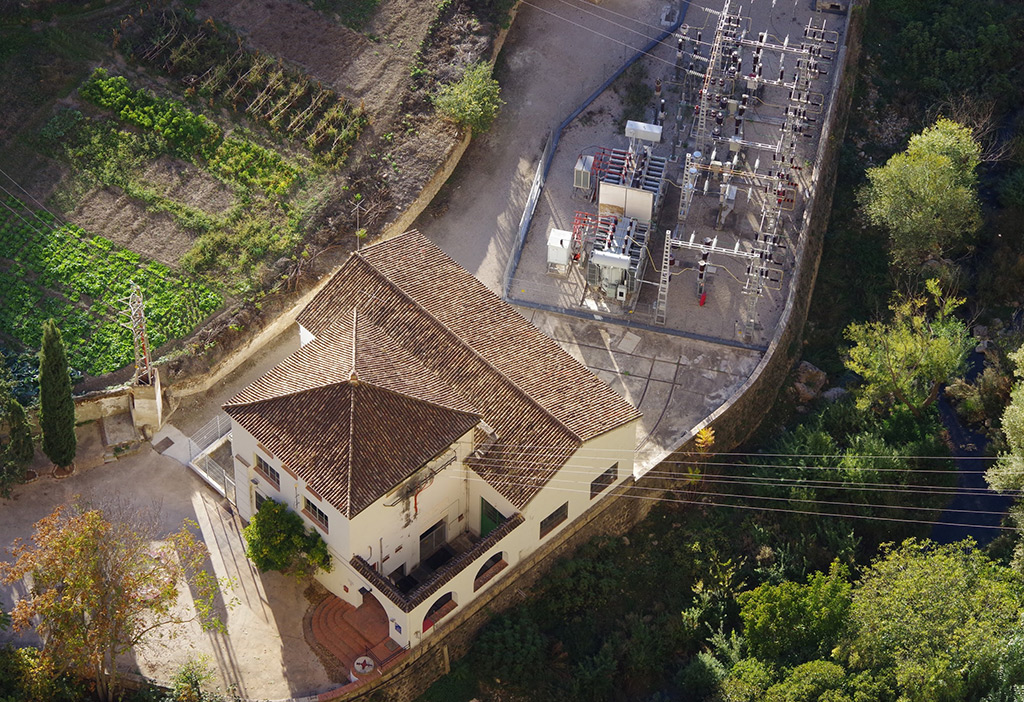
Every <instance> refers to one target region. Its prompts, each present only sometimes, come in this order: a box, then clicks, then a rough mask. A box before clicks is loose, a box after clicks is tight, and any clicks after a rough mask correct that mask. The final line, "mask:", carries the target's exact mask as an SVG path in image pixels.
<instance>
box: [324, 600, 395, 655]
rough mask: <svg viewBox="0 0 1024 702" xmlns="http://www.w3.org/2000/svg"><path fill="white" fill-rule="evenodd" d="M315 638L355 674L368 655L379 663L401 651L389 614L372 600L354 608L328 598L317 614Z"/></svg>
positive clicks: (346, 603)
mask: <svg viewBox="0 0 1024 702" xmlns="http://www.w3.org/2000/svg"><path fill="white" fill-rule="evenodd" d="M311 626H312V629H313V637H314V638H315V639H316V640H317V642H318V643H319V644H320V645H321V646H323V647H324V648H326V649H327V650H328V651H330V652H331V654H332V655H333V656H334V657H335V658H337V659H338V660H339V661H340V662H341V663H342V665H344V666H345V667H347V668H348V670H349V671H350V672H351V671H353V670H354V668H353V665H354V663H355V660H356V659H357V658H359V657H360V656H365V655H366V654H367V651H369V652H370V654H371V657H373V658H374V659H375V662H376V663H378V664H379V663H380V661H383V660H385V659H386V658H388V657H389V656H390V655H391V653H392V652H393V651H397V650H399V647H398V644H396V643H395V642H394V641H392V640H391V638H390V636H389V634H390V628H389V624H388V618H387V614H386V613H385V611H384V608H383V607H381V605H380V604H379V603H378V602H377V601H376V600H373V599H372V598H367V599H366V600H365V601H364V602H363V604H362V605H361V606H360V607H353V606H352V605H350V604H349V603H348V602H345V601H344V600H342V599H341V598H339V597H336V596H334V595H330V596H328V597H326V598H325V599H324V600H323V601H322V602H321V603H320V604H319V605H317V608H316V609H315V610H314V612H313V619H312V622H311Z"/></svg>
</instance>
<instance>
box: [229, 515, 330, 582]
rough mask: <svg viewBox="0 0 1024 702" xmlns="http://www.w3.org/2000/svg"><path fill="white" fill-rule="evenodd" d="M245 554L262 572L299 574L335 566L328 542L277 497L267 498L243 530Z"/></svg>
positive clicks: (302, 574)
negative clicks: (273, 571)
mask: <svg viewBox="0 0 1024 702" xmlns="http://www.w3.org/2000/svg"><path fill="white" fill-rule="evenodd" d="M242 535H243V536H244V537H245V554H246V555H247V556H248V557H249V558H250V559H252V562H253V563H255V564H256V567H257V568H259V569H260V571H262V572H266V571H268V570H279V571H281V572H283V573H289V574H292V575H297V576H304V575H308V574H312V573H313V572H314V571H316V569H317V568H320V569H322V570H324V571H326V572H328V573H329V572H330V571H331V569H332V568H333V565H332V564H331V555H330V554H329V553H328V552H327V544H326V543H325V542H324V540H323V537H322V536H320V534H319V533H317V532H316V531H309V530H307V529H306V525H305V524H304V523H303V521H302V517H300V516H299V515H298V514H296V513H295V512H293V511H292V510H290V509H288V505H286V504H285V503H283V502H278V501H277V500H264V501H263V503H262V504H260V508H259V509H258V510H257V511H256V514H254V515H252V519H251V520H249V524H248V525H246V527H245V528H244V529H243V530H242Z"/></svg>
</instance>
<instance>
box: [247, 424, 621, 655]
mask: <svg viewBox="0 0 1024 702" xmlns="http://www.w3.org/2000/svg"><path fill="white" fill-rule="evenodd" d="M232 425H233V426H232V429H233V435H232V443H233V453H234V454H235V461H234V464H235V484H236V486H238V490H237V498H238V505H237V508H238V513H239V515H240V516H241V517H242V518H243V519H249V518H250V517H251V515H252V512H253V509H254V507H253V505H254V497H253V494H254V491H255V490H256V489H259V490H260V491H261V492H262V493H263V494H264V495H266V496H267V497H269V498H272V499H278V500H283V501H285V502H286V503H287V504H288V505H289V506H290V507H291V508H292V509H295V510H296V511H301V506H302V500H301V498H302V495H304V494H305V495H308V496H309V497H310V499H311V500H313V501H314V503H315V504H317V506H318V507H319V508H320V509H321V510H322V511H323V512H324V513H325V514H326V515H327V516H328V521H329V529H328V532H327V533H326V534H323V536H324V540H325V541H326V542H327V544H328V548H329V550H330V551H331V554H332V558H333V561H334V566H335V567H334V571H333V572H331V573H323V572H320V573H318V574H317V580H319V581H320V582H321V583H323V585H324V586H325V587H326V588H327V589H328V590H330V591H331V592H332V593H334V594H336V595H337V596H338V597H341V598H342V599H344V600H346V601H347V602H349V603H350V604H352V605H354V606H359V605H360V604H361V603H362V596H361V595H360V593H359V589H360V588H362V587H368V588H370V589H371V590H374V595H375V596H376V597H377V599H378V600H379V601H380V603H381V605H383V606H384V608H385V610H386V611H387V613H388V617H389V619H390V620H391V622H390V624H391V632H392V634H391V636H392V638H393V639H395V640H396V641H397V642H398V643H399V644H401V645H406V644H410V645H415V644H416V643H417V642H418V641H420V640H422V638H424V637H425V636H429V635H430V632H429V631H428V632H427V633H423V631H422V629H423V620H424V616H425V615H426V613H427V611H428V610H429V609H430V608H431V607H432V606H433V604H434V603H435V602H436V601H437V600H438V599H440V598H441V597H443V596H444V595H445V594H447V593H451V594H452V596H453V599H454V601H455V602H456V603H457V605H458V607H462V606H464V605H465V604H467V603H469V602H471V601H472V600H473V599H474V598H475V597H477V596H478V595H479V594H480V593H481V592H483V591H485V590H486V589H487V588H488V587H490V586H491V585H493V583H494V582H496V581H497V580H500V578H501V574H499V575H498V576H497V577H496V578H494V579H492V580H490V581H488V582H487V583H486V584H484V585H483V586H482V587H481V588H480V590H479V591H477V592H474V590H473V585H474V581H475V580H476V578H477V576H478V574H479V571H480V569H481V566H482V565H483V564H484V563H486V562H487V560H488V559H489V558H491V556H493V555H495V554H497V553H501V554H502V558H503V559H504V560H505V561H506V562H507V563H508V566H509V569H510V568H511V567H513V566H515V565H516V564H518V563H519V562H520V561H522V560H523V559H525V558H527V557H529V555H530V554H532V553H533V552H534V551H535V550H536V549H537V548H538V547H539V546H540V545H541V544H542V543H544V542H546V541H547V540H549V539H551V538H553V536H554V535H555V534H557V533H559V532H560V531H561V530H563V529H565V528H566V526H568V525H569V524H570V523H572V521H573V520H574V519H576V518H578V517H579V516H580V515H582V514H583V513H584V512H586V510H587V509H589V508H590V507H591V506H592V505H594V504H597V503H598V502H599V501H600V500H601V499H602V498H604V497H606V496H607V495H609V494H610V493H611V492H612V491H613V490H614V488H615V487H616V486H618V485H620V484H621V483H623V482H624V481H626V480H627V479H628V478H630V477H631V476H632V472H633V461H634V449H635V447H636V438H637V427H638V423H637V422H633V423H630V424H628V425H626V426H623V427H619V428H618V429H614V430H612V431H609V432H607V433H606V434H603V435H602V436H599V437H597V438H595V439H593V440H591V441H589V442H587V443H586V444H584V445H583V446H582V447H580V449H578V450H577V451H576V452H575V454H574V455H573V456H572V457H571V458H570V459H569V460H568V461H567V462H566V464H565V465H564V466H563V467H562V468H561V469H560V470H559V471H558V472H557V473H556V474H555V475H554V476H552V478H551V480H550V481H549V482H548V484H547V485H545V486H544V488H543V489H542V490H541V491H540V492H539V493H538V494H537V495H536V496H535V497H534V498H533V499H532V500H531V501H530V503H529V504H527V505H526V507H525V508H524V509H523V510H522V512H523V517H524V518H525V522H524V523H523V524H521V525H520V526H519V527H517V528H516V529H514V530H513V531H512V532H511V533H510V534H508V535H507V536H506V537H505V538H503V539H502V540H501V541H500V542H499V543H498V544H496V545H494V546H492V547H491V548H490V549H488V550H487V551H486V552H485V553H483V554H481V555H480V556H479V557H478V558H477V559H476V560H474V562H473V563H471V564H469V565H467V566H466V567H465V568H464V570H462V571H461V572H460V573H458V574H457V575H456V576H454V577H453V578H452V580H451V581H449V582H448V583H446V584H445V585H444V586H443V587H442V588H440V589H439V590H438V591H437V592H435V593H433V594H432V595H431V596H430V597H428V598H427V599H426V600H425V601H424V602H422V603H421V604H420V605H418V606H417V607H416V608H415V609H413V610H412V611H411V612H409V613H405V612H402V611H401V608H400V607H399V606H398V605H397V604H395V603H394V602H392V601H391V600H390V599H388V597H387V596H386V595H384V594H383V593H380V592H376V589H375V588H374V587H373V586H372V585H371V584H370V583H368V582H366V581H365V580H364V579H363V578H362V576H360V575H359V574H358V573H357V572H355V570H354V569H353V568H352V566H351V565H350V564H349V561H350V559H351V557H352V555H359V556H361V557H362V558H363V559H365V560H366V561H367V562H368V563H370V564H371V565H374V564H376V566H377V570H378V572H380V573H381V574H382V575H383V576H385V577H386V576H387V575H388V574H389V573H391V572H393V571H394V570H396V569H397V568H398V567H399V566H400V565H401V564H403V563H404V564H405V566H406V572H410V571H411V570H412V569H413V568H414V567H415V566H416V565H417V564H418V563H419V562H420V560H421V558H422V556H423V555H426V554H420V553H419V546H420V544H419V541H420V535H421V534H422V533H423V532H425V531H426V530H427V529H429V528H430V527H431V526H433V525H434V524H436V523H437V522H438V521H439V520H442V519H443V520H445V522H446V524H447V540H448V541H451V540H452V539H454V538H455V537H456V536H458V535H459V534H460V533H462V532H464V531H467V530H468V531H471V532H473V533H474V534H476V535H479V533H480V516H481V515H480V499H481V497H483V498H484V499H486V500H487V501H488V502H489V503H490V504H491V505H493V506H494V507H496V508H497V509H498V510H499V511H500V512H501V513H502V515H504V516H505V517H509V516H511V515H513V514H515V513H516V511H517V510H516V509H515V508H514V507H513V506H512V504H511V503H510V502H509V501H508V500H506V499H505V498H503V497H501V496H500V495H499V494H498V493H497V492H496V491H495V490H494V488H492V487H491V486H490V485H488V484H487V483H486V482H484V481H483V480H482V479H480V478H479V476H478V475H477V474H476V473H474V472H473V471H471V470H469V469H467V468H465V466H464V464H463V461H464V460H465V459H466V457H467V456H468V454H469V452H470V451H472V448H473V446H472V437H473V432H469V433H467V434H466V435H465V436H464V437H462V439H460V440H459V441H458V442H457V443H456V444H455V445H454V446H453V448H452V449H450V450H449V451H446V452H445V453H443V454H442V455H441V456H439V457H438V458H436V459H435V460H434V461H432V462H431V463H429V464H428V465H427V466H425V467H424V468H423V469H421V470H420V471H418V472H417V474H415V475H413V476H411V477H410V478H409V479H408V480H407V481H404V482H403V485H401V486H398V487H397V488H395V489H394V490H392V491H391V492H389V493H388V494H387V495H385V496H384V497H382V498H380V499H379V500H377V501H376V502H375V503H374V504H372V505H370V506H369V507H367V508H366V509H365V510H363V511H362V512H360V513H359V514H358V515H356V516H355V517H354V518H353V519H352V520H351V522H350V521H349V520H347V519H345V518H344V517H343V516H342V515H341V514H340V513H339V512H338V511H337V510H336V509H334V508H333V507H332V506H330V505H329V504H327V503H326V502H322V501H317V500H316V499H315V497H314V496H313V495H312V494H311V493H309V492H308V491H306V490H305V485H304V484H303V482H302V481H301V480H298V479H295V478H293V477H292V476H291V475H289V474H288V473H287V471H286V470H284V468H283V466H282V465H281V461H280V460H279V459H277V457H275V456H272V455H271V454H270V453H269V452H267V451H265V450H264V449H261V448H260V447H259V446H258V444H257V442H256V441H255V439H254V438H253V437H252V436H251V435H250V434H249V433H248V432H247V431H245V430H244V429H242V428H241V427H239V426H238V425H237V424H236V423H234V422H232ZM453 452H454V454H455V456H454V458H455V460H451V458H452V453H453ZM257 453H259V455H261V456H263V458H264V459H265V460H267V461H268V463H270V465H271V466H272V467H274V468H275V469H276V470H278V473H279V474H280V476H281V489H280V490H275V489H274V488H273V486H271V485H270V484H269V483H268V482H267V481H266V480H265V479H264V478H263V477H262V476H261V475H259V474H258V473H257V472H256V470H255V468H254V466H255V462H254V458H255V455H256V454H257ZM240 458H242V459H244V460H245V462H247V463H248V464H249V465H248V466H247V465H245V464H244V463H243V462H242V461H241V460H240ZM449 461H450V463H448V462H449ZM616 462H617V463H618V477H617V478H616V480H615V482H614V483H612V484H611V485H609V486H608V487H606V488H605V489H604V490H603V491H602V492H601V493H600V494H599V495H597V496H595V497H594V498H591V496H590V487H591V482H592V481H593V480H594V479H595V478H597V477H598V476H600V475H601V474H603V473H604V472H605V471H606V470H607V469H608V468H609V467H610V466H611V465H612V464H613V463H616ZM446 463H448V465H445V464H446ZM441 465H445V467H444V468H443V469H441V470H440V471H439V472H437V473H436V474H435V475H434V477H433V480H432V481H431V482H430V483H429V485H427V486H426V487H424V488H422V489H421V490H420V491H419V494H418V496H417V497H415V498H413V497H403V494H402V491H403V488H407V486H408V485H409V484H410V483H411V484H415V485H418V484H419V483H420V482H421V481H422V478H423V477H424V475H425V474H426V472H427V471H429V470H431V469H434V468H436V467H438V466H441ZM254 478H255V480H256V484H253V483H252V482H251V481H252V480H253V479H254ZM243 486H247V487H248V490H245V489H244V488H243ZM406 492H410V491H409V490H406ZM243 496H246V497H243ZM389 503H390V504H391V506H388V504H389ZM563 503H568V514H567V517H566V519H565V521H564V522H562V523H561V524H559V525H558V526H557V527H556V528H555V529H553V530H552V531H551V532H550V533H549V534H547V535H545V536H544V538H541V536H540V524H541V521H542V520H543V519H544V518H545V517H547V516H548V515H549V514H551V513H552V512H553V511H554V510H555V509H557V508H558V507H559V506H560V505H562V504H563ZM304 519H305V520H306V522H307V525H308V526H310V527H311V528H319V527H317V526H316V525H315V523H314V522H312V521H311V520H309V519H308V518H306V517H305V516H304ZM321 533H323V531H322V530H321ZM449 616H450V615H449ZM396 625H397V626H396ZM443 626H444V620H443V619H442V620H441V622H440V625H439V627H443Z"/></svg>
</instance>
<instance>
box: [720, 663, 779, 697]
mask: <svg viewBox="0 0 1024 702" xmlns="http://www.w3.org/2000/svg"><path fill="white" fill-rule="evenodd" d="M777 677H778V674H777V673H776V672H775V668H774V667H773V666H772V665H770V664H768V663H765V662H763V661H760V660H758V659H757V658H744V659H743V660H741V661H738V662H737V663H736V665H734V666H733V667H732V668H731V669H730V670H729V675H728V676H727V677H726V678H725V680H723V681H722V693H721V698H722V702H761V700H763V699H764V695H765V693H766V692H767V691H768V688H769V687H771V686H772V683H774V682H775V680H776V678H777Z"/></svg>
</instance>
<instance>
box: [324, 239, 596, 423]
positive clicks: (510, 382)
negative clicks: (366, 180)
mask: <svg viewBox="0 0 1024 702" xmlns="http://www.w3.org/2000/svg"><path fill="white" fill-rule="evenodd" d="M411 231H413V232H415V233H416V234H419V235H420V236H423V235H422V234H420V232H419V231H418V230H415V229H413V230H411ZM424 238H425V237H424ZM385 241H387V240H385ZM382 243H383V242H382ZM438 251H439V252H440V253H441V254H443V255H444V256H445V257H447V258H448V259H449V260H450V261H452V259H451V257H450V256H448V254H446V253H444V252H443V251H441V250H440V249H438ZM353 255H354V257H355V258H357V259H359V260H360V261H362V262H363V263H365V264H366V265H367V266H368V267H369V268H370V270H372V271H373V272H374V274H376V275H377V276H378V277H379V278H380V279H381V280H383V281H384V283H385V284H387V285H388V286H389V287H391V288H393V289H394V290H396V291H397V292H398V294H399V295H401V296H402V297H403V298H405V299H406V300H408V301H409V302H410V303H412V304H413V305H415V306H416V307H417V308H419V309H420V310H422V311H423V313H424V314H425V315H426V316H427V317H428V318H429V319H430V320H431V321H432V322H433V323H434V325H435V326H437V327H438V328H440V329H441V330H442V331H443V332H444V333H445V335H447V336H449V337H451V338H453V339H455V341H456V342H457V343H458V344H459V345H460V346H463V347H464V348H466V349H468V350H469V352H470V353H472V354H473V355H474V356H476V358H478V359H479V360H480V361H481V362H482V363H483V364H484V365H485V366H486V367H487V368H489V369H490V370H491V371H492V372H494V373H495V374H496V375H497V376H498V377H499V378H501V380H502V381H504V382H505V383H506V384H508V385H509V386H511V387H512V389H513V390H514V391H515V392H516V394H518V395H519V396H520V397H522V398H524V399H525V400H526V401H527V402H528V403H530V404H531V405H533V406H534V407H535V408H537V409H539V410H540V411H541V412H542V413H543V414H545V415H546V416H547V417H549V418H550V419H551V420H552V421H553V422H554V423H555V424H556V425H558V427H560V428H561V429H562V430H563V431H564V432H565V433H566V434H568V435H569V436H570V437H572V438H573V439H575V440H576V441H578V442H580V443H583V438H582V437H580V436H579V435H578V434H577V433H576V432H574V431H573V430H572V429H570V428H569V427H567V426H566V425H565V422H563V421H562V420H560V419H559V418H558V417H556V416H555V415H554V413H553V412H551V410H549V409H548V408H547V407H545V406H544V405H542V404H541V403H540V402H538V401H537V399H536V398H534V397H533V396H532V395H530V393H528V392H526V391H525V390H523V389H522V388H521V387H519V385H518V384H517V383H515V382H513V380H512V379H511V378H509V377H508V376H507V375H505V374H504V373H502V372H501V371H500V370H498V369H497V368H495V367H494V365H493V364H492V363H491V362H490V361H488V360H487V359H486V358H484V357H483V356H482V355H481V354H480V352H479V351H477V350H476V349H475V348H473V347H472V346H470V345H469V344H467V343H466V342H465V341H464V340H463V339H462V337H461V336H459V335H458V334H456V333H455V332H454V331H452V330H451V329H449V328H448V326H447V325H446V324H444V323H443V322H441V320H439V319H438V318H437V317H435V316H434V314H433V313H431V311H430V310H428V309H427V308H426V307H424V306H423V305H421V304H420V303H419V302H417V301H416V300H415V299H413V297H412V296H411V295H409V294H408V293H407V292H405V290H403V289H402V288H401V287H400V286H399V285H398V284H397V283H395V282H394V281H393V280H391V279H390V278H389V277H388V276H387V275H385V274H384V272H383V271H381V270H379V269H378V268H377V267H376V266H374V265H373V264H372V263H371V262H370V261H369V260H367V259H366V257H365V256H364V255H363V253H362V252H361V251H357V252H355V253H354V254H353ZM452 263H455V262H454V261H452ZM455 265H458V264H455ZM339 273H340V271H339ZM465 273H466V275H468V276H469V277H471V278H473V276H472V275H471V274H470V273H469V272H468V271H466V272H465ZM473 280H476V278H473ZM478 282H479V281H478Z"/></svg>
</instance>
